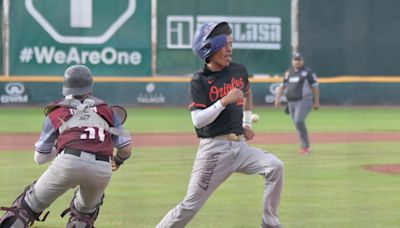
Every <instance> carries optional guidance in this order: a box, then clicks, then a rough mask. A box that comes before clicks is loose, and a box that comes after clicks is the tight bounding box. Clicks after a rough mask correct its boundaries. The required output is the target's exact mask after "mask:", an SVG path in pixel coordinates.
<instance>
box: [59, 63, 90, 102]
mask: <svg viewBox="0 0 400 228" xmlns="http://www.w3.org/2000/svg"><path fill="white" fill-rule="evenodd" d="M92 87H93V78H92V72H90V70H89V68H87V67H86V66H83V65H74V66H70V67H68V68H67V69H66V70H65V74H64V85H63V95H64V96H67V95H72V96H82V95H86V94H89V93H90V92H91V91H92Z"/></svg>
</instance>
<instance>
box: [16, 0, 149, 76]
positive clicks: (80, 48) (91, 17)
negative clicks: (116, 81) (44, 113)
mask: <svg viewBox="0 0 400 228" xmlns="http://www.w3.org/2000/svg"><path fill="white" fill-rule="evenodd" d="M10 23H11V24H10V33H11V37H10V39H11V41H10V42H11V46H10V74H11V75H60V74H62V73H63V70H64V69H65V68H66V67H67V66H69V65H72V64H85V65H87V66H89V67H90V68H92V69H93V73H94V74H95V75H96V76H101V75H106V76H148V75H151V0H141V1H137V0H119V1H118V4H116V2H115V1H109V0H96V1H94V0H35V1H34V0H20V1H12V2H11V10H10Z"/></svg>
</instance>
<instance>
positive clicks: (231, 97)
mask: <svg viewBox="0 0 400 228" xmlns="http://www.w3.org/2000/svg"><path fill="white" fill-rule="evenodd" d="M242 99H243V92H242V90H240V89H238V88H233V89H231V90H230V91H229V92H228V94H226V95H225V96H224V97H223V98H222V99H221V103H222V105H223V106H227V105H228V104H232V103H236V102H238V101H239V100H242Z"/></svg>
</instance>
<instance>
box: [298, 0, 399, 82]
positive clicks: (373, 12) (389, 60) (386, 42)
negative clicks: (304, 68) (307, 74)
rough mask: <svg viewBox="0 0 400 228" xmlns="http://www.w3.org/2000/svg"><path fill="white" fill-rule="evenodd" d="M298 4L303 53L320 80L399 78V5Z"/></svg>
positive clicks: (359, 1) (389, 0)
mask: <svg viewBox="0 0 400 228" xmlns="http://www.w3.org/2000/svg"><path fill="white" fill-rule="evenodd" d="M299 4H300V16H299V21H300V28H299V29H300V49H301V51H302V52H303V54H304V56H305V59H306V62H307V63H308V64H310V65H311V66H312V68H313V69H314V70H315V71H316V72H318V73H319V74H320V75H323V76H324V77H334V76H337V75H364V76H372V75H388V76H390V75H392V76H398V75H400V67H399V63H398V60H399V58H400V51H399V50H400V42H399V40H400V30H399V29H398V28H399V21H400V14H399V8H400V1H397V0H379V1H367V0H351V1H349V0H334V1H315V0H301V1H299Z"/></svg>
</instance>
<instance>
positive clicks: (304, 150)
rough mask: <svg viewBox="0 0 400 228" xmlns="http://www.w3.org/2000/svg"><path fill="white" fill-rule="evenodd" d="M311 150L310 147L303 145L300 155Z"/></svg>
mask: <svg viewBox="0 0 400 228" xmlns="http://www.w3.org/2000/svg"><path fill="white" fill-rule="evenodd" d="M310 152H311V149H310V147H302V148H301V149H300V155H301V156H304V155H307V154H309V153H310Z"/></svg>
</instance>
